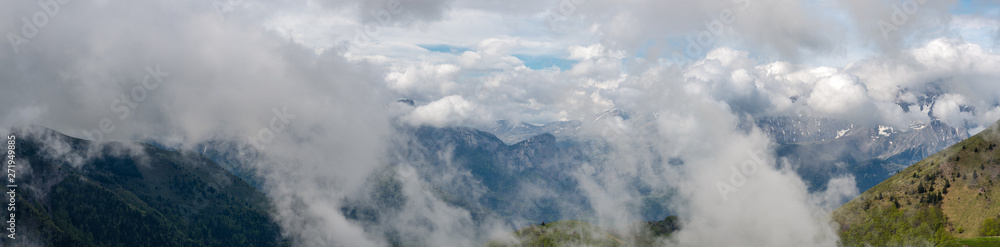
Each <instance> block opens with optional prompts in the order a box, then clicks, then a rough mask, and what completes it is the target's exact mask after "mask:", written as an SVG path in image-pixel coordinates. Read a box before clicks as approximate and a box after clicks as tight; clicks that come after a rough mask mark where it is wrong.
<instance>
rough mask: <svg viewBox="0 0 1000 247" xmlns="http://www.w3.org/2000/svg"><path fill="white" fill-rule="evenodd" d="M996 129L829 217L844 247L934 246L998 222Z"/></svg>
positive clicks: (935, 157)
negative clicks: (837, 228)
mask: <svg viewBox="0 0 1000 247" xmlns="http://www.w3.org/2000/svg"><path fill="white" fill-rule="evenodd" d="M997 128H998V127H997V124H994V125H993V126H992V127H991V128H988V129H987V130H985V131H983V132H982V133H979V134H977V135H975V136H973V137H971V138H969V139H966V140H964V141H962V142H959V143H958V144H955V145H953V146H951V147H949V148H947V149H945V150H942V151H941V152H939V153H936V154H934V155H931V156H930V157H927V158H925V159H924V160H921V161H920V162H917V163H916V164H913V165H911V166H910V167H907V168H906V169H904V170H902V171H900V172H899V173H897V174H895V175H893V176H892V177H890V178H889V179H886V180H885V181H883V182H882V183H879V184H878V185H876V186H875V187H873V188H871V189H870V190H868V191H865V192H864V193H862V194H861V195H860V196H858V197H857V198H855V199H853V200H851V201H850V202H848V203H846V204H844V205H843V206H841V207H840V208H838V209H837V210H835V211H834V213H833V217H834V220H836V221H837V222H838V223H839V224H840V235H841V241H842V244H843V245H845V246H864V245H865V244H870V245H874V246H896V245H905V246H934V245H938V244H941V243H945V242H947V243H953V242H948V241H952V239H954V238H972V237H979V236H982V234H981V233H980V231H979V230H980V229H981V228H982V223H983V222H984V221H985V220H986V219H989V218H997V217H998V216H1000V205H997V204H996V203H994V201H993V200H994V199H996V198H1000V189H998V187H1000V177H998V175H1000V160H998V159H997V158H998V157H1000V148H997V145H998V143H1000V131H998V130H997Z"/></svg>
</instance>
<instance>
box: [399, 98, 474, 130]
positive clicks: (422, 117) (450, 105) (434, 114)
mask: <svg viewBox="0 0 1000 247" xmlns="http://www.w3.org/2000/svg"><path fill="white" fill-rule="evenodd" d="M480 114H482V112H481V111H480V110H479V106H477V105H476V103H473V102H470V101H467V100H465V99H464V98H462V96H459V95H452V96H447V97H444V98H441V99H439V100H436V101H434V102H431V103H428V104H427V105H422V106H419V107H417V108H416V109H414V110H413V112H411V113H410V114H409V115H407V116H406V119H407V120H408V121H409V122H410V123H411V124H414V125H431V126H437V127H442V126H453V125H461V124H465V123H470V122H472V121H485V120H489V117H488V116H484V115H480Z"/></svg>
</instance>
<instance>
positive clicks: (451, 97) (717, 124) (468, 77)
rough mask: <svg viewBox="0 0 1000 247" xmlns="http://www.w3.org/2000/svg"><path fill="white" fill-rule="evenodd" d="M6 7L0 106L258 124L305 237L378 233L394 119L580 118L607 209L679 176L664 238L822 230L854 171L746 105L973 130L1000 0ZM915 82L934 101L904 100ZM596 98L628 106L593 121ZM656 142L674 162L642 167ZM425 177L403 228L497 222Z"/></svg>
mask: <svg viewBox="0 0 1000 247" xmlns="http://www.w3.org/2000/svg"><path fill="white" fill-rule="evenodd" d="M5 5H6V6H5V7H4V8H2V9H0V20H2V21H0V31H3V33H4V37H5V39H4V40H3V41H4V42H3V43H4V44H3V45H0V88H2V89H0V105H2V106H3V107H0V127H3V128H10V127H13V126H21V125H41V126H46V127H49V128H53V129H55V130H58V131H60V132H63V133H66V134H69V135H72V136H76V137H81V138H86V139H90V140H95V141H99V142H103V141H123V140H156V141H158V142H162V143H166V144H168V145H174V146H179V147H191V146H194V145H196V144H198V143H201V142H204V141H207V140H220V139H222V140H230V141H234V142H237V143H241V144H243V145H247V146H252V147H253V148H255V149H256V150H260V152H261V153H262V154H263V155H262V158H260V159H254V160H252V161H250V162H251V163H252V164H253V165H254V166H256V167H257V168H259V169H260V171H261V173H262V176H264V177H265V179H268V181H270V184H271V185H270V186H269V187H268V188H267V191H266V193H267V194H268V195H269V196H270V197H271V198H272V199H274V200H275V202H276V208H277V209H278V212H279V213H278V216H276V218H277V219H279V222H280V223H281V224H282V226H283V228H284V229H283V230H284V231H285V234H286V235H288V236H290V237H292V238H293V239H294V240H295V242H296V244H297V245H301V246H331V245H339V246H385V245H386V240H385V239H384V238H382V237H380V236H379V235H378V234H373V233H370V232H365V231H366V230H365V228H363V227H361V226H359V225H358V224H357V223H356V222H351V221H349V220H347V219H346V218H345V217H344V216H343V215H342V214H341V213H340V211H339V206H340V205H342V204H343V198H344V197H346V196H347V195H350V194H352V193H357V192H358V191H361V190H362V188H363V187H364V184H365V178H366V177H367V176H369V175H370V174H372V173H373V172H374V171H376V170H377V169H380V167H383V166H384V163H385V161H386V158H385V157H387V156H388V155H390V154H391V153H392V151H391V150H390V151H387V150H388V149H390V147H393V145H391V142H393V141H398V140H396V139H394V138H398V135H396V134H397V133H395V131H396V128H395V127H394V126H397V125H409V126H421V125H428V126H436V127H454V126H465V127H476V128H487V127H490V126H493V125H494V124H495V123H496V121H498V120H511V121H524V122H528V123H533V124H544V123H548V122H552V121H568V120H578V121H583V122H585V123H587V124H586V125H585V126H583V132H582V134H581V136H583V137H584V138H595V139H602V140H604V141H606V142H607V143H608V145H609V147H610V148H609V149H607V150H608V151H607V152H606V153H600V154H594V155H596V156H599V158H597V159H594V160H595V162H593V163H592V164H580V166H579V170H578V171H575V172H576V174H577V176H576V179H578V180H579V182H580V184H582V185H584V187H585V188H586V192H587V194H588V198H589V199H590V200H591V203H592V204H593V205H594V207H595V211H596V212H597V213H598V216H599V217H597V218H598V219H599V221H600V222H598V223H600V224H601V225H609V226H621V225H623V224H627V223H628V222H633V221H635V220H639V219H638V218H636V216H635V215H634V214H633V212H627V211H622V208H624V206H623V205H619V204H616V202H621V201H627V200H628V199H630V198H634V197H635V196H637V195H636V193H635V192H633V191H628V190H627V186H622V184H621V183H622V182H621V180H622V178H631V177H639V178H641V179H642V181H644V182H645V183H648V184H650V185H653V186H658V187H663V188H672V189H676V190H677V191H679V193H680V195H679V197H678V198H677V200H676V201H675V202H673V203H672V205H671V207H672V210H675V211H676V212H678V214H680V215H681V216H682V218H684V219H689V222H686V224H687V226H688V227H685V228H684V230H682V232H680V233H679V234H678V235H677V236H678V239H677V242H676V243H675V244H676V245H678V246H698V245H710V246H719V245H733V244H738V243H746V242H745V241H751V242H752V243H759V245H762V246H803V245H812V246H833V245H835V243H836V234H835V232H834V229H835V228H833V227H832V224H831V223H830V221H829V219H828V216H827V213H828V211H829V210H831V209H832V208H833V207H836V206H837V205H834V204H833V202H836V201H842V200H843V198H850V197H852V196H853V195H856V194H857V193H858V191H856V189H854V191H851V189H852V188H855V186H854V184H853V183H854V181H853V178H851V177H843V178H837V179H834V180H831V182H830V185H828V186H827V188H828V189H827V190H826V191H820V192H813V193H811V192H808V191H807V190H806V186H805V184H804V183H803V182H802V180H801V178H799V177H798V175H797V174H795V173H794V172H793V171H791V170H790V169H788V168H787V167H788V166H787V165H782V164H780V162H779V161H777V160H776V159H775V158H774V154H773V146H774V143H773V141H772V140H771V139H770V138H769V137H768V136H767V135H766V134H765V133H762V132H761V131H759V130H751V131H749V132H748V131H744V130H742V129H739V128H738V127H737V125H738V123H739V122H740V121H741V119H743V118H745V117H747V116H771V115H790V114H811V115H813V116H816V117H824V118H833V119H841V120H845V121H849V122H852V123H859V124H866V125H885V126H892V127H895V128H898V129H905V128H909V127H910V126H912V125H913V124H924V123H928V122H930V121H941V122H944V123H946V124H948V125H949V126H953V127H956V128H959V127H960V128H962V129H966V130H967V131H968V132H969V134H974V133H976V132H978V130H982V129H984V128H986V127H987V126H989V125H990V124H992V123H994V122H996V120H997V119H1000V83H997V78H1000V70H998V69H997V68H1000V53H998V52H997V48H998V46H1000V3H998V2H997V1H985V0H964V1H955V0H940V1H932V0H928V1H920V0H907V1H893V0H877V1H871V0H842V1H826V0H706V1H679V0H677V1H674V0H670V1H652V0H628V1H608V0H548V1H523V0H510V1H485V0H483V1H473V0H401V1H395V0H370V1H362V0H337V1H333V0H330V1H319V0H297V1H283V2H280V3H277V2H272V1H252V0H215V1H210V0H197V1H196V0H182V1H117V0H100V1H81V0H42V1H37V2H35V1H15V2H9V3H5ZM927 94H935V95H938V96H937V98H936V103H935V104H934V105H928V106H927V107H926V108H924V107H918V106H920V100H919V97H921V96H923V95H927ZM399 99H412V100H413V101H414V102H415V105H414V106H408V105H401V104H397V103H393V102H395V101H396V100H399ZM793 99H794V100H793ZM611 109H627V110H629V111H632V112H635V115H636V116H644V117H639V118H635V119H637V120H634V121H622V120H623V119H620V118H619V119H615V118H610V119H603V120H600V121H595V117H596V116H598V115H600V114H601V113H604V112H606V111H608V110H611ZM608 128H612V129H614V130H615V131H612V132H613V133H612V134H608V133H609V131H607V130H608ZM662 157H679V158H680V159H683V160H684V161H685V162H684V164H683V165H681V166H678V167H674V168H671V169H666V170H663V171H660V172H652V173H650V172H644V171H649V170H655V169H653V168H652V167H655V166H656V163H657V162H662V160H663V159H662ZM755 164H764V165H755ZM769 164H777V165H769ZM740 177H744V178H746V179H745V181H744V182H739V181H743V180H740V179H738V178H740ZM423 182H424V181H421V180H412V181H408V183H413V184H412V185H413V186H410V187H408V188H410V190H408V191H407V192H406V195H407V196H408V198H412V200H414V201H418V202H421V203H420V205H423V206H422V207H414V208H412V209H409V211H407V212H406V213H405V214H404V215H402V216H401V217H403V218H406V217H411V218H412V219H424V218H432V219H434V221H432V222H430V223H428V224H429V225H431V227H419V226H416V227H412V228H406V229H405V230H406V232H409V233H412V235H414V236H425V238H423V239H421V241H425V242H427V243H430V244H431V245H435V246H451V245H459V246H461V245H468V244H474V243H477V241H481V240H482V239H483V238H492V237H498V236H503V235H504V234H505V233H506V232H507V231H508V230H509V228H506V226H503V225H494V224H486V225H484V226H469V225H468V222H469V218H470V216H469V212H465V211H464V210H462V209H460V208H455V207H452V206H449V205H447V204H446V203H443V202H442V201H441V200H440V199H439V198H436V197H435V196H434V195H433V193H431V192H429V191H428V190H426V189H420V188H421V187H420V186H419V185H421V184H422V183H423ZM431 216H433V217H431ZM760 226H765V227H760ZM401 227H402V226H401ZM764 230H767V231H764ZM720 232H722V233H728V234H722V235H723V236H732V237H727V238H719V237H718V236H719V235H720V234H719V233H720ZM467 236H475V237H467ZM789 236H794V237H789Z"/></svg>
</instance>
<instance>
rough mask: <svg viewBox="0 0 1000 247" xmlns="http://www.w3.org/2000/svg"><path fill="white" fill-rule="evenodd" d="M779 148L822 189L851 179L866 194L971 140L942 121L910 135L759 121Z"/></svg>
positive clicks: (817, 122) (826, 123) (814, 122)
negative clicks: (834, 180) (832, 182)
mask: <svg viewBox="0 0 1000 247" xmlns="http://www.w3.org/2000/svg"><path fill="white" fill-rule="evenodd" d="M757 123H758V126H760V127H761V129H763V130H765V131H767V132H768V133H769V134H771V136H772V137H773V138H774V139H775V142H776V143H777V144H778V145H779V146H778V149H777V154H778V156H779V157H780V158H783V159H785V160H786V161H788V162H789V164H792V165H793V166H794V167H795V168H796V170H797V171H798V172H799V174H800V175H801V176H802V177H803V178H805V179H806V180H807V181H809V182H810V186H811V188H813V189H818V188H820V187H821V186H822V185H824V184H826V181H827V180H829V179H830V178H832V177H834V176H842V175H853V176H854V177H855V179H856V180H857V182H858V189H859V190H861V191H864V190H867V189H868V188H871V186H874V185H875V184H877V183H879V182H881V181H882V180H884V179H886V178H888V177H889V176H891V175H892V174H894V173H895V172H897V171H899V170H902V169H903V168H906V167H907V166H909V165H910V164H913V163H916V162H917V161H919V160H921V159H923V158H925V157H927V156H929V155H931V154H934V153H936V152H938V151H940V150H942V149H944V148H946V147H948V146H950V145H952V144H955V143H957V142H959V141H961V140H963V139H965V138H967V137H968V135H967V131H966V130H965V129H960V128H953V127H950V126H948V125H946V124H944V123H942V122H940V121H932V122H930V123H929V124H926V125H922V124H921V125H916V124H915V125H912V126H910V128H907V129H895V128H892V127H887V126H878V125H875V126H863V125H857V124H850V123H846V122H843V121H837V120H829V119H802V118H789V117H776V118H762V119H759V120H758V121H757Z"/></svg>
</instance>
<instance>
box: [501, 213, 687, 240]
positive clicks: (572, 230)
mask: <svg viewBox="0 0 1000 247" xmlns="http://www.w3.org/2000/svg"><path fill="white" fill-rule="evenodd" d="M678 223H679V222H678V219H677V217H676V216H670V217H667V218H666V219H664V220H661V221H651V222H642V223H639V224H636V225H634V226H633V227H631V228H630V229H626V230H613V229H605V228H601V227H598V226H595V225H592V224H590V223H587V222H585V221H578V220H564V221H557V222H551V223H543V224H542V225H531V226H528V227H525V228H521V229H519V230H517V231H514V233H513V236H514V238H513V239H506V240H500V239H498V240H493V241H490V242H488V243H487V244H486V246H488V247H515V246H531V247H547V246H595V247H617V246H662V245H663V243H665V242H666V241H669V240H668V239H667V238H668V237H669V236H670V234H671V233H673V232H674V231H676V230H677V229H678V228H679V226H678Z"/></svg>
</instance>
